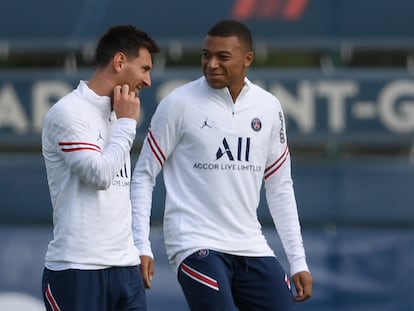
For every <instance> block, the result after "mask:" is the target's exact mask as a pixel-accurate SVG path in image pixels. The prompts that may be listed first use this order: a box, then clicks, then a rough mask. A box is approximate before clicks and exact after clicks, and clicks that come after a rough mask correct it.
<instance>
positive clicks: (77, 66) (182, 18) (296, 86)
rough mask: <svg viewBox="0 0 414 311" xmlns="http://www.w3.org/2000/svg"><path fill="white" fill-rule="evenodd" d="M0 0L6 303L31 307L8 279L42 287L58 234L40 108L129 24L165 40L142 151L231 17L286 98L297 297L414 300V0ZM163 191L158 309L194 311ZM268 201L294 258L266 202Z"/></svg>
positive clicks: (382, 306) (395, 306) (24, 287)
mask: <svg viewBox="0 0 414 311" xmlns="http://www.w3.org/2000/svg"><path fill="white" fill-rule="evenodd" d="M0 8H1V10H0V173H1V175H2V176H3V177H2V178H1V179H0V310H12V311H14V310H16V311H17V310H20V309H18V307H17V306H15V307H4V306H5V305H6V302H5V301H6V300H7V299H9V300H10V299H11V298H10V297H12V296H11V295H10V293H11V292H18V293H21V294H26V295H29V296H31V297H32V298H35V299H41V295H40V276H41V272H42V266H43V256H44V252H45V249H46V246H47V243H48V240H49V239H50V238H51V206H50V201H49V194H48V189H47V181H46V176H45V170H44V164H43V159H42V156H41V143H40V131H41V127H42V122H43V117H44V115H45V113H46V112H47V110H48V109H49V107H50V106H51V105H52V104H53V103H54V102H55V101H56V100H57V99H58V98H60V97H62V96H63V95H65V94H66V93H68V92H69V91H71V90H72V89H73V88H74V87H75V86H76V85H77V83H78V81H79V79H85V80H87V79H88V78H89V77H90V75H91V74H92V68H93V52H94V47H95V44H96V41H97V39H98V37H99V36H100V35H101V34H102V32H103V31H104V30H106V28H108V27H109V26H111V25H114V24H126V23H131V24H134V25H136V26H138V27H140V28H143V29H144V30H146V31H147V32H149V33H150V34H151V35H152V36H153V37H154V38H155V39H156V40H157V41H158V42H159V43H160V45H161V47H162V53H161V54H160V55H158V56H157V57H156V58H155V60H154V64H155V66H154V72H153V75H152V78H153V86H152V87H151V88H150V89H147V90H145V91H144V92H143V93H142V98H141V99H142V119H141V120H140V122H139V125H138V135H137V139H136V142H135V145H134V149H133V152H132V156H133V161H134V162H133V163H135V159H136V158H137V156H138V154H139V150H140V146H141V143H142V140H143V138H144V135H145V134H146V130H147V127H148V123H149V119H150V117H151V115H152V113H153V112H154V109H155V107H156V105H157V103H158V102H159V100H160V99H161V98H162V97H163V96H165V94H167V93H168V92H169V91H170V90H171V89H173V88H174V87H176V86H178V85H180V84H182V83H184V82H186V81H189V80H191V79H194V78H197V77H199V76H200V75H201V71H200V65H199V62H200V49H201V44H202V41H203V38H204V36H205V33H206V31H207V30H208V29H209V27H210V26H212V24H213V23H215V22H216V21H218V20H221V19H227V18H235V19H239V20H242V21H244V22H245V23H246V24H247V25H248V26H249V27H250V28H251V29H252V32H253V34H254V38H255V53H256V60H255V63H254V66H253V67H252V68H251V70H250V74H249V78H250V79H251V80H252V81H254V82H256V83H258V84H260V85H262V86H263V87H264V88H265V89H267V90H268V91H270V92H272V93H274V94H275V95H276V96H277V97H278V98H279V99H280V100H281V103H282V105H283V107H284V110H285V115H286V121H287V129H288V138H289V142H290V147H291V148H290V149H291V153H292V165H293V167H292V174H293V178H294V182H295V188H296V194H297V200H298V205H299V212H300V215H301V222H302V227H303V234H304V240H305V247H306V249H307V255H308V258H309V264H310V268H311V269H312V272H313V274H314V279H315V295H314V297H313V298H312V300H311V301H309V302H306V303H304V304H302V305H301V306H300V309H301V310H302V309H303V310H305V309H306V310H318V311H321V310H332V309H334V308H335V309H337V310H385V311H388V310H389V311H391V310H407V311H408V310H414V300H413V298H412V296H413V293H414V281H413V280H412V277H411V276H412V274H413V272H414V271H413V270H414V268H413V264H412V263H413V262H414V192H413V191H412V185H413V181H414V167H413V166H412V165H413V163H414V162H413V161H414V152H413V148H412V141H413V133H414V76H413V74H414V22H413V21H412V15H413V13H414V2H412V1H409V0H394V1H388V0H377V1H360V0H336V1H330V0H312V1H310V0H224V1H223V0H210V1H207V2H201V1H200V2H197V1H191V0H182V1H169V0H165V1H160V0H153V1H146V2H143V1H137V0H119V1H111V0H103V1H102V0H101V1H97V0H86V1H81V0H71V1H69V0H60V1H52V0H41V1H38V2H36V3H35V2H33V1H29V0H14V1H11V0H10V1H9V0H4V1H2V3H1V4H0ZM163 202H164V189H163V184H162V177H160V182H159V184H158V186H157V188H156V192H155V198H154V208H153V219H152V224H153V229H154V233H153V237H152V238H153V244H154V248H155V252H156V255H157V258H158V259H159V260H158V267H159V268H158V270H157V271H158V272H157V278H156V283H155V285H157V286H154V289H153V290H151V291H150V292H149V310H154V311H157V310H165V309H166V308H167V307H168V309H169V310H187V309H186V306H185V303H184V300H183V297H182V294H181V292H180V290H179V288H178V283H177V282H176V280H175V277H174V276H173V275H172V272H171V270H170V268H169V267H168V264H167V263H166V259H165V254H164V249H163V239H162V232H161V229H160V224H161V221H162V214H163ZM258 213H259V216H260V218H261V220H262V222H263V226H264V230H265V232H266V235H268V236H269V241H270V243H271V244H272V246H274V248H275V249H276V251H277V253H278V254H279V256H280V259H281V261H282V263H283V264H284V265H285V266H286V268H287V265H286V261H285V258H284V255H283V251H282V249H281V247H280V243H279V241H278V239H277V236H276V234H275V233H274V231H273V230H272V229H271V226H272V222H271V219H270V217H269V214H268V212H267V210H266V205H265V202H264V201H263V200H262V202H261V205H260V207H259V210H258ZM6 294H7V295H6ZM5 297H6V298H5ZM7 297H8V298H7ZM410 297H411V298H410ZM15 300H16V299H15ZM2 303H3V305H2ZM29 308H31V309H29ZM22 310H25V311H35V310H38V309H36V306H35V304H34V303H32V304H31V307H28V306H26V307H24V308H23V309H22Z"/></svg>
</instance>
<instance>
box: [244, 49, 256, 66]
mask: <svg viewBox="0 0 414 311" xmlns="http://www.w3.org/2000/svg"><path fill="white" fill-rule="evenodd" d="M253 60H254V53H253V52H252V51H250V52H247V53H246V56H245V59H244V66H245V67H250V65H251V64H252V63H253Z"/></svg>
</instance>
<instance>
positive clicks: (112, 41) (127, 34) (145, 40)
mask: <svg viewBox="0 0 414 311" xmlns="http://www.w3.org/2000/svg"><path fill="white" fill-rule="evenodd" d="M141 48H146V49H148V51H149V52H150V53H151V54H155V53H158V52H159V51H160V49H159V47H158V45H157V43H156V42H155V41H154V40H153V39H152V38H151V37H150V36H149V35H148V34H147V33H146V32H144V31H142V30H140V29H138V28H136V27H134V26H132V25H118V26H113V27H111V28H109V29H108V30H107V31H106V32H105V33H104V34H103V36H102V37H101V38H100V39H99V42H98V45H97V47H96V51H95V63H96V66H98V67H105V66H106V65H107V64H108V63H109V62H110V60H111V59H112V58H113V57H114V55H115V54H116V53H118V52H123V53H125V54H126V55H127V56H131V57H137V56H139V50H140V49H141Z"/></svg>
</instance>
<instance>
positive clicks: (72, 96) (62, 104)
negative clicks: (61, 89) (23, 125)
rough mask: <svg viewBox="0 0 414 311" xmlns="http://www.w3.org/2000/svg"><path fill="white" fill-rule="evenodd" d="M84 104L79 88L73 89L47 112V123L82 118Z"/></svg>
mask: <svg viewBox="0 0 414 311" xmlns="http://www.w3.org/2000/svg"><path fill="white" fill-rule="evenodd" d="M83 106H84V104H83V102H82V100H81V98H80V97H79V94H77V90H73V91H72V92H70V93H69V94H67V95H65V96H64V97H62V98H61V99H59V100H58V101H57V102H56V103H55V104H53V105H52V106H51V108H50V109H49V111H48V112H47V114H46V117H45V123H55V124H64V123H67V122H71V121H73V120H74V119H77V118H81V117H82V115H83V109H82V107H83Z"/></svg>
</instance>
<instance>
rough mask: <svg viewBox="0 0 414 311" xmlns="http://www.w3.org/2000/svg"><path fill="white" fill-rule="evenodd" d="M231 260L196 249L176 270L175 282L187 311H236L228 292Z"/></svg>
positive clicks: (220, 254) (218, 254) (229, 290)
mask: <svg viewBox="0 0 414 311" xmlns="http://www.w3.org/2000/svg"><path fill="white" fill-rule="evenodd" d="M231 275H232V264H231V260H230V259H229V258H228V257H227V256H226V255H225V254H222V253H219V252H215V251H211V250H199V251H198V252H196V253H194V254H192V255H190V256H189V257H187V258H186V259H185V260H184V261H183V262H182V263H181V265H180V267H179V270H178V281H179V283H180V285H181V287H182V289H183V292H184V295H185V297H186V300H187V302H188V304H189V306H190V309H191V311H236V310H238V309H237V308H236V306H235V304H234V301H233V297H232V292H231Z"/></svg>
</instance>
